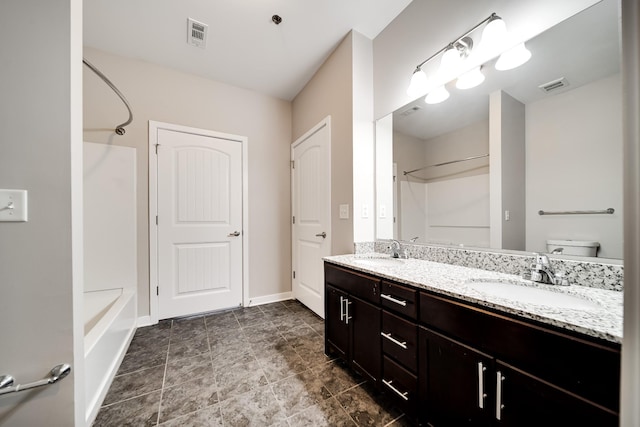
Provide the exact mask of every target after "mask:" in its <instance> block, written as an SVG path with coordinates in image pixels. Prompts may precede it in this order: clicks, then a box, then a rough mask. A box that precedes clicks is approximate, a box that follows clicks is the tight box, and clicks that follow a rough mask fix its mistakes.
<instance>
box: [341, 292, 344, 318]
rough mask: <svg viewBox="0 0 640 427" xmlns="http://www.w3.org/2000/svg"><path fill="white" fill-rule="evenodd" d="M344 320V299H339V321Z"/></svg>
mask: <svg viewBox="0 0 640 427" xmlns="http://www.w3.org/2000/svg"><path fill="white" fill-rule="evenodd" d="M342 319H344V297H340V321H341V322H342Z"/></svg>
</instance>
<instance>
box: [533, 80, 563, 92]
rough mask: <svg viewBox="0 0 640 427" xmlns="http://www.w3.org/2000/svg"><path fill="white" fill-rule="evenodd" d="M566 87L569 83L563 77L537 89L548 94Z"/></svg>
mask: <svg viewBox="0 0 640 427" xmlns="http://www.w3.org/2000/svg"><path fill="white" fill-rule="evenodd" d="M567 86H569V82H568V81H567V79H565V78H564V77H561V78H559V79H555V80H552V81H550V82H548V83H545V84H541V85H540V86H538V88H539V89H540V90H541V91H543V92H546V93H549V92H554V91H556V90H558V89H562V88H563V87H567Z"/></svg>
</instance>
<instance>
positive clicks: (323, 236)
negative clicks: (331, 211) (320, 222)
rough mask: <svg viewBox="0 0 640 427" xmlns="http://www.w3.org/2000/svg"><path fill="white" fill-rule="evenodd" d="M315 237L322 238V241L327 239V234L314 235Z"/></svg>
mask: <svg viewBox="0 0 640 427" xmlns="http://www.w3.org/2000/svg"><path fill="white" fill-rule="evenodd" d="M316 237H322V238H323V239H326V238H327V233H325V232H324V231H323V232H322V233H320V234H316Z"/></svg>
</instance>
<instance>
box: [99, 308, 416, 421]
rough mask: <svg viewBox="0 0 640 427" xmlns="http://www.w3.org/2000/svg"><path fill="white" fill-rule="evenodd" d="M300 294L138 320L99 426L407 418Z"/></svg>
mask: <svg viewBox="0 0 640 427" xmlns="http://www.w3.org/2000/svg"><path fill="white" fill-rule="evenodd" d="M323 334H324V322H323V320H322V319H320V318H319V317H317V316H316V315H315V314H314V313H313V312H311V311H310V310H308V309H307V308H306V307H304V306H303V305H302V304H300V303H299V302H297V301H293V300H292V301H284V302H279V303H274V304H268V305H262V306H257V307H250V308H239V309H236V310H231V311H226V312H222V313H215V314H210V315H205V316H199V317H194V318H189V319H174V320H166V321H162V322H160V323H159V324H158V325H155V326H150V327H145V328H140V329H138V330H137V332H136V334H135V337H134V338H133V341H132V342H131V346H130V347H129V350H128V352H127V354H126V356H125V358H124V360H123V362H122V365H121V366H120V370H119V371H118V374H117V376H116V377H115V379H114V381H113V384H112V385H111V388H110V389H109V392H108V394H107V396H106V398H105V401H104V404H103V405H104V406H103V407H102V408H101V409H100V412H99V413H98V416H97V418H96V421H95V422H94V424H93V426H94V427H100V426H118V427H121V426H155V425H160V426H164V427H169V426H181V427H184V426H278V427H286V426H290V427H294V426H394V427H400V426H407V425H411V422H410V421H409V420H408V419H407V418H406V417H404V416H403V414H402V413H401V412H400V411H398V410H397V409H395V408H393V407H391V406H390V405H388V404H387V403H386V402H385V401H384V399H382V398H381V397H380V396H379V395H378V394H377V393H376V392H375V391H374V390H372V389H371V388H370V387H369V386H368V385H367V383H366V382H363V381H362V380H361V379H359V378H358V377H356V376H354V375H353V374H352V373H351V372H350V371H349V370H348V369H346V368H345V367H344V366H343V365H342V363H341V362H339V361H336V360H331V359H329V358H328V357H327V356H325V355H324V340H323Z"/></svg>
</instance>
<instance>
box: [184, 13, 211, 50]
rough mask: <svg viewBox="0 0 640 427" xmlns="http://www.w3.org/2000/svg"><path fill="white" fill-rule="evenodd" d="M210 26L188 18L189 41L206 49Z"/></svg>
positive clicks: (192, 44)
mask: <svg viewBox="0 0 640 427" xmlns="http://www.w3.org/2000/svg"><path fill="white" fill-rule="evenodd" d="M208 28H209V26H208V25H207V24H203V23H202V22H198V21H196V20H195V19H191V18H189V19H188V20H187V43H189V44H190V45H191V46H196V47H199V48H201V49H204V48H205V47H206V46H207V29H208Z"/></svg>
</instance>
